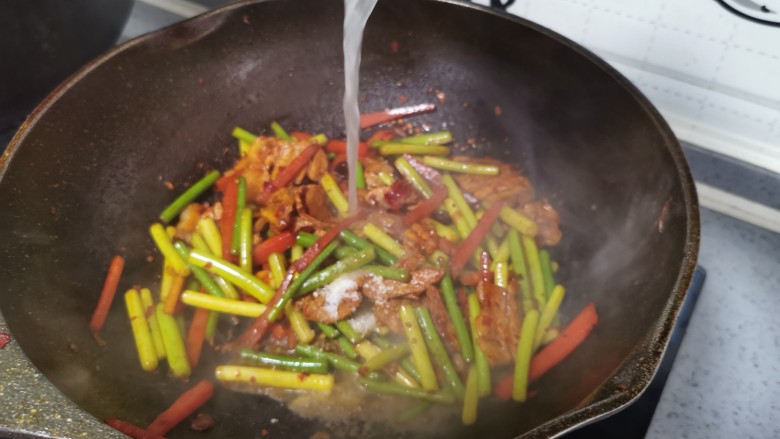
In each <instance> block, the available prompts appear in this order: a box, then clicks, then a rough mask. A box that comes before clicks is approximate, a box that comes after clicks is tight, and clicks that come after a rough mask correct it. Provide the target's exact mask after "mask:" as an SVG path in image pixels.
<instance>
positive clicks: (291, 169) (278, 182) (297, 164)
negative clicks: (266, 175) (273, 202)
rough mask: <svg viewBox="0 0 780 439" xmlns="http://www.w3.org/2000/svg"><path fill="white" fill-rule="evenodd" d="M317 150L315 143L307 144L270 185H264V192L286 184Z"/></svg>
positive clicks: (272, 190) (271, 191) (267, 192)
mask: <svg viewBox="0 0 780 439" xmlns="http://www.w3.org/2000/svg"><path fill="white" fill-rule="evenodd" d="M319 150H320V146H319V145H317V144H313V145H309V146H307V147H306V149H304V150H303V151H301V153H300V154H298V157H295V158H294V159H293V161H291V162H290V164H289V165H288V166H287V167H286V168H284V170H282V172H280V173H279V174H278V175H277V176H276V178H275V179H274V181H273V182H272V183H271V184H270V185H268V186H266V188H265V192H266V194H269V195H270V194H272V193H273V192H274V191H275V190H277V189H279V188H282V187H285V186H287V184H288V183H289V182H291V181H292V180H293V178H295V176H296V175H298V173H299V172H301V170H302V169H303V168H305V167H306V165H308V164H309V161H310V160H311V159H312V157H314V154H316V153H317V151H319Z"/></svg>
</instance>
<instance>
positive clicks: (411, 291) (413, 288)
mask: <svg viewBox="0 0 780 439" xmlns="http://www.w3.org/2000/svg"><path fill="white" fill-rule="evenodd" d="M442 276H444V271H443V270H439V269H436V268H422V269H420V270H417V271H414V272H412V278H411V280H410V281H409V282H400V281H397V280H393V279H385V278H383V277H380V276H375V275H369V276H367V277H366V281H365V282H364V283H363V287H362V291H363V294H364V295H366V297H368V298H370V299H371V300H373V301H374V302H375V303H377V304H381V303H383V302H386V301H388V300H391V299H396V298H399V297H408V296H418V295H420V294H422V292H423V291H425V290H426V288H428V287H429V286H431V285H435V284H436V283H437V282H439V280H441V278H442Z"/></svg>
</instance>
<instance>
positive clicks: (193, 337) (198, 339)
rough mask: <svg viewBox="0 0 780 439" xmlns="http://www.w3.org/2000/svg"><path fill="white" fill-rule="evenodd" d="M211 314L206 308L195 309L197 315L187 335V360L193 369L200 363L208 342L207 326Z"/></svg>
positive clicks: (193, 317) (194, 315) (193, 318)
mask: <svg viewBox="0 0 780 439" xmlns="http://www.w3.org/2000/svg"><path fill="white" fill-rule="evenodd" d="M209 314H210V312H209V310H207V309H205V308H195V314H193V315H192V323H190V331H189V332H188V333H187V359H188V360H189V362H190V366H191V367H193V368H194V367H195V366H196V365H197V364H198V361H200V353H201V351H202V350H203V342H204V341H205V340H206V326H207V325H208V322H209Z"/></svg>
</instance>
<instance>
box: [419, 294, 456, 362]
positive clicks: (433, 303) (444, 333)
mask: <svg viewBox="0 0 780 439" xmlns="http://www.w3.org/2000/svg"><path fill="white" fill-rule="evenodd" d="M422 303H423V305H424V306H425V307H426V308H427V309H428V312H429V313H430V315H431V320H433V324H434V326H436V331H437V332H438V333H439V335H440V336H441V337H442V338H443V339H444V340H445V341H446V342H447V343H448V344H449V345H450V346H452V347H453V348H454V349H460V344H458V337H457V335H456V334H455V326H453V324H452V319H450V315H449V313H447V307H446V306H444V300H443V299H442V297H441V292H440V291H439V289H438V288H436V287H434V286H429V287H428V288H427V289H426V290H425V295H424V296H423V299H422Z"/></svg>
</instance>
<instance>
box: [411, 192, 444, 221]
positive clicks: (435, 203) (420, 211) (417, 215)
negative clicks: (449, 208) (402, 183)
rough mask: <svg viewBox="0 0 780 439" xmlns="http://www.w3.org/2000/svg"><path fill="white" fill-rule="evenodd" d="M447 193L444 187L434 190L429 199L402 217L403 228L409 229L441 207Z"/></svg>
mask: <svg viewBox="0 0 780 439" xmlns="http://www.w3.org/2000/svg"><path fill="white" fill-rule="evenodd" d="M447 193H448V192H447V188H446V187H445V186H439V187H438V188H436V190H435V191H433V195H431V197H430V198H428V199H427V200H425V201H423V202H422V203H420V204H418V205H417V206H416V207H415V208H414V209H412V210H411V211H410V212H409V213H407V214H406V215H405V216H404V226H406V227H409V226H411V225H412V224H414V223H416V222H418V221H420V220H421V219H423V218H425V217H427V216H428V215H430V214H431V213H432V212H433V211H434V210H436V209H437V208H438V207H439V206H441V203H443V202H444V199H445V198H447Z"/></svg>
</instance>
